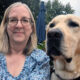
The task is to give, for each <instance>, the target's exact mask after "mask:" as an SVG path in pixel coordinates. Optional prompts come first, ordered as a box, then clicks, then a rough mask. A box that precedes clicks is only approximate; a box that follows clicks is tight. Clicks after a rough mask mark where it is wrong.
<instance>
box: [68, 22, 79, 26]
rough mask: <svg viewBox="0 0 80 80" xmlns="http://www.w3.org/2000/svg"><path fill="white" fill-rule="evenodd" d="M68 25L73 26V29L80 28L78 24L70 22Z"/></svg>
mask: <svg viewBox="0 0 80 80" xmlns="http://www.w3.org/2000/svg"><path fill="white" fill-rule="evenodd" d="M68 25H69V26H71V27H78V26H79V25H78V23H76V22H73V21H70V22H69V23H68Z"/></svg>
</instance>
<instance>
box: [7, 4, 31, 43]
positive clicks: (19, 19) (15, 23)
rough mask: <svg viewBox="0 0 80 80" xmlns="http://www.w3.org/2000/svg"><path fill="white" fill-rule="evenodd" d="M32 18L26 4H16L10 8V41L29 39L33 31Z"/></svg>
mask: <svg viewBox="0 0 80 80" xmlns="http://www.w3.org/2000/svg"><path fill="white" fill-rule="evenodd" d="M30 20H31V19H30V14H29V11H28V10H27V8H25V7H24V6H22V5H20V6H16V7H13V8H12V9H11V10H10V13H9V21H8V26H7V32H8V35H9V40H10V42H13V41H14V42H21V43H22V42H25V41H28V39H29V37H30V35H31V33H32V26H31V23H30Z"/></svg>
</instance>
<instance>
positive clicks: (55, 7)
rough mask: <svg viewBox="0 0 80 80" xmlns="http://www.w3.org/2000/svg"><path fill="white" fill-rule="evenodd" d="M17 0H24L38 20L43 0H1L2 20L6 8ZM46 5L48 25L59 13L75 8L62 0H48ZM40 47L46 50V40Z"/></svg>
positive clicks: (70, 12) (0, 18)
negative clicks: (64, 3) (61, 0)
mask: <svg viewBox="0 0 80 80" xmlns="http://www.w3.org/2000/svg"><path fill="white" fill-rule="evenodd" d="M17 1H22V2H24V3H26V4H27V5H28V6H29V7H30V9H31V11H32V13H33V15H34V18H35V21H36V20H37V17H38V13H39V8H40V2H41V1H40V0H0V22H1V20H2V17H3V14H4V11H5V9H6V8H7V7H8V6H9V5H10V4H11V3H14V2H17ZM45 7H46V19H45V21H46V25H47V24H48V22H49V21H50V20H51V19H52V18H54V17H55V16H57V15H60V14H68V13H69V14H72V13H74V10H73V9H72V8H71V5H70V4H69V3H68V4H66V5H63V4H62V3H61V2H59V0H53V2H51V1H50V0H48V2H45ZM38 48H40V49H43V50H45V41H43V42H42V43H39V44H38Z"/></svg>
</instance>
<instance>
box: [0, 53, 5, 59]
mask: <svg viewBox="0 0 80 80" xmlns="http://www.w3.org/2000/svg"><path fill="white" fill-rule="evenodd" d="M3 58H4V54H3V53H0V61H2V60H3Z"/></svg>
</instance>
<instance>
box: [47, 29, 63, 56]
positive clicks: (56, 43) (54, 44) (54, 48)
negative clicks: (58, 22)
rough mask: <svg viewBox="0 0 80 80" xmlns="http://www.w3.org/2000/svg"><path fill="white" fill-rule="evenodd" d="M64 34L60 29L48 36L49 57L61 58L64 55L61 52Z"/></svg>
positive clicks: (52, 31)
mask: <svg viewBox="0 0 80 80" xmlns="http://www.w3.org/2000/svg"><path fill="white" fill-rule="evenodd" d="M62 38H63V34H62V32H61V31H60V30H59V29H53V30H51V31H49V32H48V34H47V54H48V55H49V56H51V55H54V56H59V55H61V54H62V52H61V50H60V46H61V40H62Z"/></svg>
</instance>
